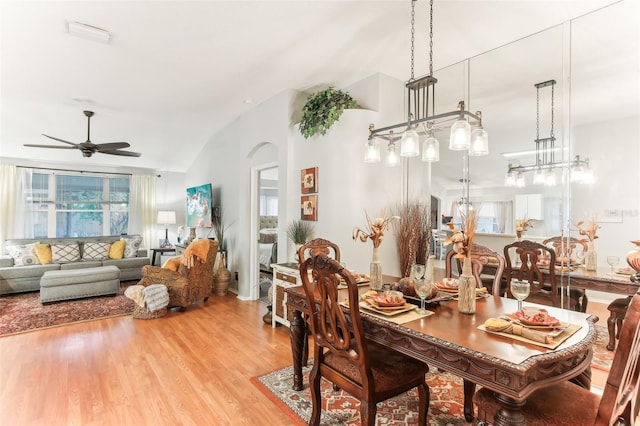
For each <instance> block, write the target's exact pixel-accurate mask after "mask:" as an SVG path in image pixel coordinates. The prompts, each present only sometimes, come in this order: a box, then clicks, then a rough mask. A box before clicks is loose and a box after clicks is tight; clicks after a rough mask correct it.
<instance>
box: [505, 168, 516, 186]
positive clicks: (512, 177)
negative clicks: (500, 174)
mask: <svg viewBox="0 0 640 426" xmlns="http://www.w3.org/2000/svg"><path fill="white" fill-rule="evenodd" d="M504 186H507V187H510V188H512V187H514V186H516V173H515V172H512V171H511V170H509V171H508V172H507V174H506V176H505V177H504Z"/></svg>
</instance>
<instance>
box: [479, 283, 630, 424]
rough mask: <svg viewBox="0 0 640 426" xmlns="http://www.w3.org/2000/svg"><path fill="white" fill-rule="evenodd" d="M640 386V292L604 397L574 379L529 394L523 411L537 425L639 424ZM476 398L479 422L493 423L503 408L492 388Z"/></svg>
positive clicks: (614, 359) (623, 329)
mask: <svg viewBox="0 0 640 426" xmlns="http://www.w3.org/2000/svg"><path fill="white" fill-rule="evenodd" d="M639 389H640V292H638V293H636V294H635V295H634V296H633V298H632V299H631V303H630V304H629V309H628V311H627V317H626V319H625V321H624V324H623V326H622V331H621V332H620V343H619V345H618V349H617V351H616V353H615V355H614V358H613V363H612V364H611V370H610V371H609V375H608V376H607V383H606V385H605V387H604V390H603V392H602V397H598V395H596V394H595V393H592V392H590V391H589V390H588V389H585V388H583V387H581V386H578V385H575V384H573V383H571V382H561V383H558V384H555V385H552V386H549V387H545V388H542V389H538V390H536V391H535V392H533V393H532V394H531V396H529V397H528V398H527V402H526V404H524V405H523V407H522V414H523V416H524V418H525V420H526V422H527V424H530V425H531V424H535V425H541V426H544V425H597V426H600V425H614V424H616V425H617V424H622V425H634V424H635V425H637V424H640V414H639V411H640V407H639V406H638V403H639V402H638V401H639V399H638V398H639V397H640V396H639V394H638V391H639ZM473 401H474V403H475V405H476V407H477V408H478V414H477V422H476V425H486V424H489V423H488V422H487V419H490V420H492V419H493V418H494V415H495V414H496V413H497V412H498V410H499V409H500V406H499V404H498V402H497V400H496V398H495V396H494V394H493V392H492V391H490V390H488V389H486V388H483V389H480V390H479V391H478V392H476V394H475V396H474V398H473Z"/></svg>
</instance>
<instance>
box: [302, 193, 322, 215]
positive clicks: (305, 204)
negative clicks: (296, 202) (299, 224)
mask: <svg viewBox="0 0 640 426" xmlns="http://www.w3.org/2000/svg"><path fill="white" fill-rule="evenodd" d="M300 219H302V220H313V221H316V220H318V196H317V195H303V196H302V197H300Z"/></svg>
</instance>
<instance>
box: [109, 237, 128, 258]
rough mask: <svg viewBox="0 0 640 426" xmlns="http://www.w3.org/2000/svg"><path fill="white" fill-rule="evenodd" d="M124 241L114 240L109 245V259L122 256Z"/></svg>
mask: <svg viewBox="0 0 640 426" xmlns="http://www.w3.org/2000/svg"><path fill="white" fill-rule="evenodd" d="M126 244H127V242H126V241H122V240H120V241H114V242H113V243H111V247H109V259H122V258H123V257H124V247H125V245H126Z"/></svg>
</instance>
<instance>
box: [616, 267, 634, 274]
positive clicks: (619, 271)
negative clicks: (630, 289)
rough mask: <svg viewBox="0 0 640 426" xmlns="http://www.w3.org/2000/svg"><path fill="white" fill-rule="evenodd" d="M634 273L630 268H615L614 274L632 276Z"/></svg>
mask: <svg viewBox="0 0 640 426" xmlns="http://www.w3.org/2000/svg"><path fill="white" fill-rule="evenodd" d="M635 272H636V271H634V270H633V269H631V268H617V269H616V274H620V275H633V274H634V273H635Z"/></svg>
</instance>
